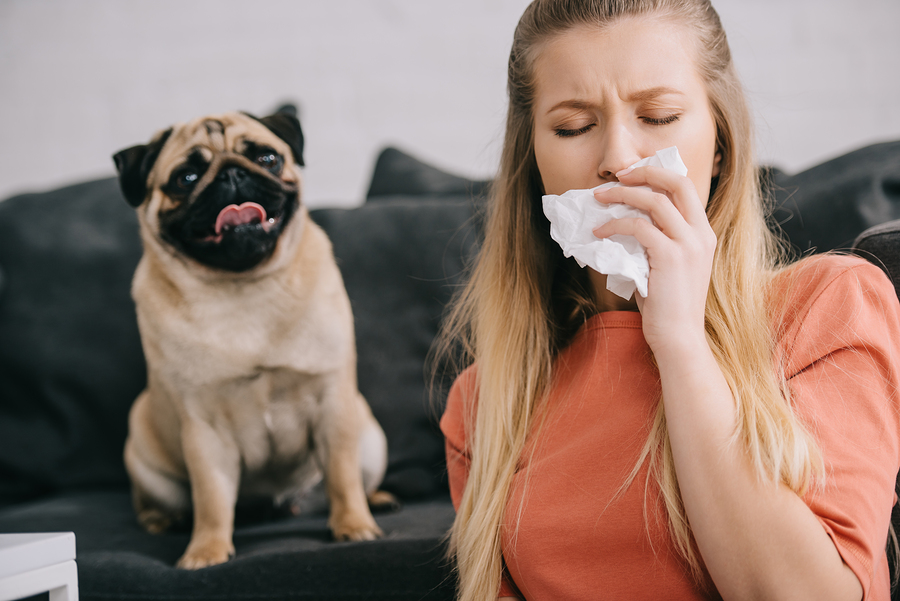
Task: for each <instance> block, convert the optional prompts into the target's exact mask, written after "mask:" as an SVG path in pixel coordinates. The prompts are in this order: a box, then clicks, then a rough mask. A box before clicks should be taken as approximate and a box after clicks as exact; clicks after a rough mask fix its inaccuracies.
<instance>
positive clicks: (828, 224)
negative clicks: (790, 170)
mask: <svg viewBox="0 0 900 601" xmlns="http://www.w3.org/2000/svg"><path fill="white" fill-rule="evenodd" d="M768 180H769V182H770V185H771V192H772V195H773V196H774V199H775V205H776V210H775V214H774V217H775V220H776V221H778V222H779V223H781V227H782V229H783V230H784V232H785V234H787V237H788V238H789V239H790V241H791V243H792V244H793V245H794V247H795V248H796V249H797V250H799V251H800V252H801V253H805V252H807V251H814V252H825V251H828V250H833V249H837V248H844V249H848V248H850V246H851V245H852V244H853V241H854V239H855V238H856V236H857V235H858V234H859V233H860V232H862V231H863V230H865V229H867V228H869V227H872V226H875V225H878V224H880V223H884V222H885V221H890V220H892V219H898V218H900V141H893V142H885V143H882V144H873V145H871V146H866V147H864V148H860V149H858V150H855V151H853V152H850V153H847V154H845V155H842V156H839V157H837V158H835V159H832V160H830V161H826V162H824V163H821V164H819V165H816V166H815V167H812V168H810V169H807V170H806V171H802V172H800V173H797V174H795V175H787V174H785V173H782V172H780V171H778V170H772V171H771V173H770V175H769V178H768Z"/></svg>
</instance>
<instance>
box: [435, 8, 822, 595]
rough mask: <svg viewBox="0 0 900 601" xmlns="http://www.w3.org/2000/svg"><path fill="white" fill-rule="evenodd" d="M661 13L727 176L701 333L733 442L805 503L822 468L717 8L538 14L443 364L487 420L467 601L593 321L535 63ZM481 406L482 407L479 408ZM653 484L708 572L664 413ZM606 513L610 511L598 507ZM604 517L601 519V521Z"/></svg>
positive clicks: (466, 556)
mask: <svg viewBox="0 0 900 601" xmlns="http://www.w3.org/2000/svg"><path fill="white" fill-rule="evenodd" d="M635 15H653V16H657V17H662V18H666V19H670V20H673V21H677V22H681V23H684V24H686V25H688V26H689V27H690V28H691V29H690V30H691V31H693V32H696V36H697V40H698V42H699V44H698V48H699V51H698V69H699V72H700V74H701V77H702V78H703V80H704V81H705V83H706V88H707V91H708V95H709V102H710V106H711V110H712V114H713V117H714V120H715V123H716V129H717V136H716V138H717V139H716V143H717V145H718V151H719V152H720V153H721V155H722V162H721V172H720V176H719V177H718V181H717V182H716V185H715V186H714V191H712V192H711V195H710V199H709V203H708V205H707V215H708V217H709V221H710V224H711V225H712V228H713V230H714V231H715V233H716V236H717V238H718V245H717V249H716V254H715V258H714V263H713V270H712V280H711V282H710V286H709V295H708V298H707V302H706V333H707V339H708V341H709V344H710V346H711V348H712V350H713V352H714V354H715V357H716V360H717V362H718V364H719V366H720V367H721V369H722V372H723V373H724V375H725V378H726V380H727V382H728V384H729V386H730V388H731V391H732V393H733V395H734V398H735V402H736V405H737V412H738V428H737V430H736V432H735V434H734V442H735V443H736V444H742V445H743V446H744V447H745V448H746V449H747V452H748V453H749V456H750V458H751V460H752V464H753V467H754V468H755V470H756V472H757V473H758V474H759V476H760V477H761V478H766V479H768V480H770V481H773V482H783V483H785V484H786V485H787V486H789V487H790V488H791V489H792V490H794V491H796V492H797V493H798V494H802V493H803V492H805V490H806V489H807V487H808V486H809V484H810V482H811V478H812V476H813V475H814V473H816V472H817V470H818V469H819V465H820V459H819V457H818V453H817V451H816V447H815V445H814V443H813V442H812V441H811V439H810V438H809V436H808V435H807V433H806V432H805V430H804V429H803V428H802V426H801V425H800V423H799V422H798V420H797V419H796V418H795V417H794V415H793V413H792V411H791V408H790V403H789V399H788V395H787V389H786V386H785V385H784V378H783V375H782V374H780V373H777V369H776V365H775V361H774V342H773V337H774V334H775V333H774V332H773V331H772V328H771V325H770V324H771V323H772V319H771V317H772V316H771V315H769V314H768V313H767V310H766V307H767V306H768V302H767V299H766V290H767V287H768V284H769V283H770V281H771V278H772V277H773V275H774V274H775V273H776V271H777V269H778V266H779V264H780V260H781V255H780V251H779V248H780V246H779V244H778V242H777V240H776V239H775V238H774V237H773V235H772V234H771V233H770V230H769V229H768V227H767V225H766V220H765V212H764V206H763V205H764V203H763V201H762V199H761V198H760V193H759V185H758V184H759V182H758V175H757V169H756V165H755V159H754V153H753V138H754V134H753V130H752V123H751V118H750V113H749V110H748V107H747V103H746V100H745V98H744V93H743V90H742V88H741V85H740V82H739V81H738V78H737V75H736V73H735V70H734V66H733V64H732V61H731V56H730V51H729V48H728V43H727V40H726V37H725V32H724V31H723V29H722V25H721V22H720V21H719V17H718V15H717V14H716V12H715V10H714V9H713V7H712V6H711V4H710V3H709V1H708V0H536V1H535V2H533V3H532V4H531V5H529V6H528V8H527V9H526V10H525V13H524V14H523V15H522V17H521V20H520V21H519V24H518V26H517V28H516V32H515V36H514V40H513V45H512V50H511V52H510V56H509V67H508V93H509V109H508V115H507V124H506V137H505V141H504V146H503V153H502V156H501V163H500V169H499V174H498V177H497V179H496V181H495V183H494V186H493V189H492V192H491V199H490V203H489V206H488V214H487V221H486V226H485V241H484V246H483V248H482V250H481V253H480V255H479V258H478V261H477V263H476V265H475V266H474V270H473V272H472V275H471V278H470V280H469V282H468V284H467V286H466V287H465V288H464V289H463V290H462V291H461V293H460V295H459V296H458V297H457V299H456V302H455V303H454V305H453V307H452V310H451V312H450V314H449V316H448V320H447V322H446V325H445V330H444V334H443V338H442V340H441V343H440V347H439V351H438V353H439V354H444V355H447V354H452V353H450V350H451V349H452V350H453V351H459V350H460V349H461V350H462V354H463V366H464V365H466V364H469V363H472V362H474V363H476V364H477V367H478V369H477V385H476V391H477V398H478V404H477V411H474V403H472V402H469V403H468V407H469V408H470V410H471V414H470V415H468V416H467V417H468V419H467V420H466V423H467V426H468V430H467V441H468V449H469V451H470V453H471V466H470V471H469V476H468V482H467V484H466V488H465V491H464V493H463V496H462V501H461V504H460V507H459V510H458V512H457V516H456V521H455V522H454V525H453V528H452V531H451V537H450V552H451V553H452V554H453V555H454V556H455V559H456V565H457V570H458V574H459V598H460V599H462V600H464V601H474V600H479V601H480V600H483V599H487V598H492V597H495V596H496V594H497V590H498V589H497V587H498V585H499V582H500V577H501V572H502V569H503V560H502V555H501V542H500V541H501V538H500V530H501V524H502V523H503V519H504V512H505V509H506V504H507V497H508V493H509V488H510V485H511V482H512V479H513V476H514V473H515V470H516V464H517V461H518V459H519V457H520V455H521V453H522V451H523V448H524V446H525V440H526V437H527V436H528V434H529V432H530V431H531V429H532V427H533V426H534V423H533V422H534V421H535V414H536V409H537V408H538V406H539V404H540V402H541V399H542V398H543V397H544V395H545V393H546V392H547V388H548V384H549V382H550V375H551V367H552V364H553V359H554V357H555V356H556V354H557V353H558V352H559V351H560V350H561V349H563V348H564V347H565V346H566V345H567V344H568V342H569V341H570V340H571V338H572V336H573V335H574V333H575V332H576V331H577V329H578V327H579V326H580V325H581V324H583V323H584V320H585V319H586V318H587V317H589V316H590V315H591V314H593V313H595V312H596V310H597V309H596V307H595V305H594V302H593V301H592V300H591V294H590V292H589V290H590V288H589V284H588V282H587V279H586V274H585V272H584V271H583V270H581V269H579V268H578V267H577V265H575V263H574V261H573V260H571V259H565V258H564V257H563V255H562V253H561V252H560V251H559V249H558V247H556V245H555V243H553V241H552V240H551V239H550V236H549V224H548V223H547V221H546V219H545V218H544V216H543V214H542V211H541V208H540V206H541V205H540V200H541V195H542V194H543V188H542V184H541V179H540V174H539V172H538V169H537V164H536V162H535V157H534V152H533V122H534V116H533V113H532V102H533V98H534V79H533V64H534V61H535V59H536V57H537V55H538V53H539V52H540V48H541V45H542V43H544V42H546V41H547V40H548V39H549V38H550V37H552V36H555V35H560V34H562V33H564V32H566V31H568V30H570V29H572V28H573V27H576V26H578V25H582V24H591V25H592V26H600V27H603V26H607V25H609V24H611V23H612V22H614V21H615V20H616V19H620V18H622V17H626V16H635ZM470 401H471V400H470ZM647 461H649V472H648V473H649V476H648V478H649V479H652V481H653V482H654V483H655V484H656V485H657V486H658V488H659V490H660V492H661V495H662V498H663V499H664V502H665V507H666V511H667V516H668V525H669V531H670V534H671V537H672V539H673V541H674V543H675V546H676V548H677V549H678V551H679V552H680V553H681V555H682V556H683V558H684V559H685V561H686V564H687V565H688V566H689V569H690V570H691V572H692V574H693V576H694V578H696V579H697V580H698V581H700V580H702V567H701V565H702V564H701V560H700V558H699V557H698V554H697V552H696V548H695V543H694V542H693V537H692V533H691V528H690V525H689V523H688V520H687V516H686V515H685V510H684V507H683V505H682V502H681V495H680V492H679V489H678V479H677V477H676V474H675V468H674V463H673V459H672V454H671V450H670V447H669V439H668V434H667V431H666V423H665V414H664V411H663V406H662V403H661V402H660V403H659V406H658V409H657V412H656V415H655V418H654V422H653V424H652V426H651V429H650V435H649V437H648V440H647V442H646V444H645V446H644V449H643V452H642V454H641V456H640V459H639V461H638V464H637V465H636V466H635V469H634V471H633V472H632V475H631V477H630V478H629V480H628V482H625V483H623V486H624V485H627V484H629V483H630V481H631V480H632V479H633V478H634V476H635V475H636V474H637V473H638V470H639V468H640V467H641V465H643V464H644V462H647ZM599 509H602V508H599ZM599 509H598V510H599Z"/></svg>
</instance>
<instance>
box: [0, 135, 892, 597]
mask: <svg viewBox="0 0 900 601" xmlns="http://www.w3.org/2000/svg"><path fill="white" fill-rule="evenodd" d="M766 174H767V179H766V181H767V186H768V187H769V188H770V189H771V190H772V192H773V194H774V196H775V198H776V200H777V210H776V211H775V213H774V219H775V220H776V221H779V222H782V226H783V227H784V229H785V231H786V232H787V234H788V235H789V237H790V238H791V240H792V241H793V242H794V243H795V246H796V247H797V248H798V250H799V251H804V252H810V250H809V249H810V248H811V247H816V250H818V251H822V250H830V249H833V248H839V247H849V246H850V245H851V244H852V243H853V240H854V239H855V238H856V237H857V236H858V235H859V234H860V232H862V231H863V230H865V229H867V228H868V227H869V226H875V225H878V224H882V223H883V222H887V221H890V220H892V219H900V142H892V143H887V144H881V145H875V146H871V147H867V148H865V149H861V150H859V151H857V152H856V153H851V154H849V155H846V156H844V157H840V158H838V159H835V161H831V162H829V163H826V164H823V165H821V166H819V167H816V168H814V169H811V170H808V171H806V172H804V173H800V174H797V175H793V176H790V175H787V174H784V173H781V172H779V171H777V170H773V169H769V170H767V171H766ZM487 185H488V184H487V182H472V181H468V180H464V179H461V178H456V177H453V176H452V175H449V174H446V173H443V172H442V171H440V170H437V169H435V168H433V167H429V166H427V165H424V164H422V163H420V162H418V161H416V160H415V159H413V158H412V157H409V156H407V155H405V154H403V153H401V152H399V151H397V150H394V149H388V150H386V151H385V152H383V153H382V155H381V156H380V157H379V159H378V162H377V164H376V167H375V170H374V173H373V177H372V183H371V186H370V190H369V194H368V197H367V200H366V202H365V204H363V205H362V206H360V207H358V208H354V209H319V210H314V211H312V217H313V219H314V220H316V221H317V222H318V223H319V224H320V225H322V227H323V228H324V229H325V231H326V232H327V233H328V234H329V236H330V237H331V238H332V241H333V243H334V248H335V254H336V256H337V259H338V263H339V265H340V267H341V270H342V272H343V274H344V278H345V282H346V285H347V289H348V292H349V295H350V299H351V302H352V304H353V309H354V313H355V317H356V328H357V341H358V346H359V383H360V388H361V390H362V392H363V394H365V395H366V397H367V398H368V400H369V402H370V404H371V405H372V408H373V411H374V413H375V414H376V417H377V418H378V419H379V421H380V422H381V424H382V426H383V427H384V429H385V432H386V433H387V436H388V440H389V449H390V450H389V453H390V455H389V467H388V473H387V476H386V478H385V482H384V488H385V489H386V490H389V491H391V492H393V493H394V494H395V495H396V496H397V497H398V498H399V499H400V500H401V501H402V507H401V508H400V509H398V510H395V511H391V512H386V513H379V514H376V516H375V517H376V520H377V521H378V523H379V524H380V526H381V527H382V529H383V530H384V531H385V537H384V538H383V539H380V540H378V541H374V542H360V543H338V542H333V541H332V540H331V538H330V534H329V531H328V529H327V526H326V516H327V514H326V510H325V506H324V504H323V502H322V500H321V498H319V497H317V496H316V495H313V496H312V497H311V498H310V500H309V502H308V504H307V506H306V507H305V512H304V513H302V514H301V515H299V516H288V515H285V514H284V513H283V512H282V511H281V510H280V509H279V508H275V507H272V506H270V505H266V504H264V503H255V504H248V505H246V506H243V507H241V508H240V509H239V513H238V518H237V528H236V530H235V536H234V541H235V546H236V549H237V556H236V558H235V559H233V560H232V561H230V562H228V563H226V564H223V565H221V566H216V567H212V568H208V569H205V570H200V571H195V572H190V571H181V570H176V569H175V568H174V567H173V564H174V562H175V560H176V559H177V558H178V557H179V555H180V554H181V553H182V552H183V550H184V548H185V546H186V544H187V541H188V537H189V532H188V531H186V530H185V531H179V532H172V533H166V534H163V535H157V536H154V535H150V534H147V533H145V532H143V531H142V530H141V529H140V528H139V527H138V525H137V523H136V521H135V519H134V514H133V512H132V510H131V506H130V499H129V492H128V480H127V476H126V474H125V470H124V467H123V465H122V459H121V454H122V447H123V444H124V440H125V435H126V416H127V413H128V409H129V407H130V405H131V402H132V401H133V400H134V398H135V396H136V395H137V393H138V392H139V391H140V390H141V388H142V387H143V385H144V379H145V368H144V362H143V361H144V360H143V356H142V353H141V347H140V342H139V338H138V331H137V326H136V324H135V318H134V307H133V304H132V301H131V299H130V296H129V284H130V280H131V275H132V273H133V270H134V268H135V266H136V264H137V261H138V258H139V256H140V242H139V240H138V236H137V223H136V219H135V216H134V212H133V210H132V209H131V208H130V207H129V206H128V205H127V203H125V201H124V200H123V199H122V197H121V194H120V192H119V189H118V185H117V182H116V180H115V179H112V178H110V179H103V180H97V181H92V182H87V183H83V184H79V185H75V186H70V187H66V188H62V189H58V190H53V191H49V192H45V193H40V194H27V195H22V196H18V197H15V198H11V199H8V200H5V201H3V202H0V532H36V531H74V532H75V535H76V542H77V563H78V572H79V584H80V595H81V599H83V600H85V601H92V600H110V599H124V600H135V601H138V600H142V601H143V600H146V601H150V600H155V599H160V600H162V599H168V600H185V601H187V600H193V599H216V600H225V599H240V600H255V601H262V600H269V599H271V600H274V599H279V600H281V599H284V600H288V599H297V600H312V599H334V600H347V601H350V600H353V601H357V600H363V599H369V600H380V599H385V600H387V599H391V600H410V601H413V600H426V599H434V600H437V599H451V598H452V597H453V593H454V580H453V577H452V570H451V569H450V566H449V565H448V564H447V562H446V561H445V559H444V552H445V539H444V535H445V533H446V530H447V528H448V527H449V526H450V524H451V522H452V518H453V509H452V507H451V505H450V501H449V496H448V493H447V485H446V475H445V471H444V466H443V442H442V438H441V435H440V431H439V430H438V428H437V420H438V418H439V415H440V412H441V406H440V402H441V394H440V392H438V393H437V394H436V395H435V398H434V399H432V398H430V397H429V394H428V387H427V380H426V375H425V372H424V364H425V359H426V355H427V353H428V350H429V347H430V345H431V343H432V341H433V339H434V336H435V334H436V332H437V329H438V325H439V322H440V319H441V316H442V311H443V310H444V307H445V305H446V303H447V301H448V300H449V298H450V297H451V295H452V293H453V291H454V290H455V289H456V288H457V287H458V286H459V284H460V282H461V281H462V279H463V276H464V270H465V266H466V265H467V264H468V263H469V262H470V261H471V259H472V257H473V256H474V255H475V253H476V252H477V249H478V245H479V239H480V226H479V223H480V221H479V216H478V210H477V209H478V207H479V206H480V205H481V203H480V201H479V199H480V198H482V197H483V195H484V193H485V191H486V189H487ZM898 223H900V222H897V223H894V224H889V225H881V227H880V229H878V230H876V233H875V234H873V235H864V236H862V237H861V238H860V239H859V241H858V245H859V247H860V248H861V249H862V250H861V251H860V252H862V253H864V254H865V256H868V257H870V258H872V259H873V260H875V261H880V262H882V263H883V264H884V266H885V268H886V269H887V270H888V272H889V273H891V274H893V275H898V274H900V225H898ZM897 281H900V280H896V279H895V282H897Z"/></svg>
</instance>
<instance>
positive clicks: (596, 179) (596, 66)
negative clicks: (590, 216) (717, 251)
mask: <svg viewBox="0 0 900 601" xmlns="http://www.w3.org/2000/svg"><path fill="white" fill-rule="evenodd" d="M695 46H696V44H695V40H694V38H693V37H692V36H691V34H690V32H689V30H688V29H687V28H685V27H683V26H679V25H675V24H673V23H672V22H671V21H668V20H661V19H654V18H648V17H637V18H626V19H622V20H620V21H617V22H616V23H614V24H613V25H611V26H608V27H606V28H604V29H603V30H599V29H597V28H592V27H588V26H581V27H577V28H575V29H571V30H569V31H567V32H565V33H563V34H561V35H558V36H555V37H553V38H551V39H550V40H549V41H548V42H547V43H546V44H545V46H544V47H543V48H542V49H541V50H540V54H539V56H538V58H537V60H536V62H535V66H534V68H535V83H536V90H535V103H534V119H535V131H534V152H535V157H536V159H537V165H538V169H539V170H540V173H541V179H542V181H543V183H544V190H545V193H546V194H562V193H563V192H565V191H567V190H571V189H583V188H593V187H594V186H598V185H600V184H603V183H606V182H611V181H616V176H615V174H616V172H617V171H620V170H622V169H625V168H626V167H628V166H630V165H632V164H633V163H636V162H637V161H639V160H640V159H642V158H644V157H648V156H651V155H653V154H655V153H656V152H657V151H658V150H662V149H663V148H668V147H670V146H677V147H678V151H679V153H680V154H681V158H682V160H684V163H685V165H686V166H687V169H688V178H690V179H691V181H692V182H693V183H694V186H695V187H696V188H697V193H698V194H699V196H700V199H701V200H702V201H703V202H704V204H705V203H706V202H707V200H708V198H709V185H710V178H711V177H712V176H714V175H717V174H718V169H719V162H720V160H721V157H720V156H719V155H717V153H716V127H715V123H714V121H713V116H712V113H711V112H710V108H709V101H708V98H707V93H706V86H705V85H704V83H703V81H702V80H701V78H700V74H699V73H698V70H697V67H696V59H695V54H696V48H695Z"/></svg>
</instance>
